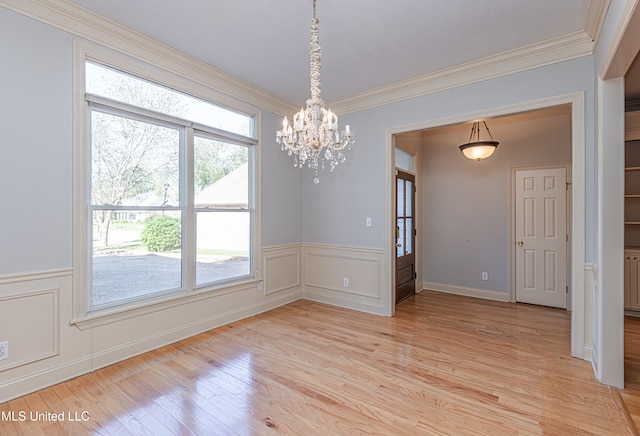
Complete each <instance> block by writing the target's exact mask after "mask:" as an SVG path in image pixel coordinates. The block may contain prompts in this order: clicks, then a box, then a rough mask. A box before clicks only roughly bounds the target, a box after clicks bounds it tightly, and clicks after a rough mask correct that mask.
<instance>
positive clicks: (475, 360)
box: [0, 291, 640, 435]
mask: <svg viewBox="0 0 640 436" xmlns="http://www.w3.org/2000/svg"><path fill="white" fill-rule="evenodd" d="M569 330H570V317H569V315H568V314H567V312H565V311H561V310H556V309H548V308H542V307H536V306H528V305H520V304H518V305H515V304H508V303H498V302H490V301H483V300H477V299H472V298H465V297H459V296H453V295H446V294H439V293H435V292H428V291H424V292H422V293H420V294H419V295H417V296H415V297H411V298H409V299H407V300H405V301H404V302H402V303H401V304H400V305H399V306H398V308H397V315H396V317H394V318H384V317H379V316H374V315H368V314H363V313H358V312H353V311H349V310H345V309H340V308H336V307H331V306H326V305H322V304H318V303H313V302H309V301H298V302H296V303H293V304H290V305H287V306H285V307H281V308H279V309H276V310H273V311H270V312H268V313H265V314H262V315H259V316H255V317H253V318H250V319H247V320H243V321H240V322H237V323H233V324H231V325H228V326H225V327H222V328H219V329H216V330H213V331H210V332H207V333H204V334H201V335H198V336H195V337H193V338H190V339H187V340H183V341H180V342H177V343H175V344H172V345H169V346H166V347H163V348H161V349H158V350H155V351H152V352H150V353H147V354H144V355H141V356H138V357H136V358H133V359H129V360H127V361H125V362H121V363H118V364H115V365H112V366H110V367H107V368H104V369H101V370H99V371H96V372H94V373H91V374H87V375H84V376H81V377H78V378H76V379H73V380H71V381H68V382H65V383H62V384H59V385H56V386H53V387H51V388H48V389H44V390H42V391H39V392H36V393H33V394H30V395H27V396H25V397H22V398H18V399H16V400H13V401H10V402H7V403H4V404H1V405H0V411H2V412H4V413H5V415H6V414H7V413H9V412H11V411H13V412H14V414H15V415H16V416H18V414H19V413H20V412H23V413H25V414H27V418H28V415H29V413H30V412H32V411H39V412H46V411H48V412H51V413H61V412H62V413H65V415H68V413H71V415H72V417H74V416H76V415H75V414H78V413H79V415H77V416H79V417H82V412H83V411H86V412H88V415H85V417H87V416H88V418H89V419H88V420H87V421H86V422H81V421H80V422H69V421H68V420H66V419H65V421H63V422H52V421H41V422H29V419H27V421H26V422H7V421H4V422H1V423H0V434H2V435H17V434H29V435H30V434H47V435H51V434H68V433H73V434H86V433H91V432H95V433H96V434H105V435H108V434H135V435H142V434H152V435H164V434H197V435H209V434H213V435H217V434H222V435H227V434H228V435H231V434H260V435H261V434H267V435H268V434H281V433H285V434H294V435H332V434H336V435H350V434H382V435H395V434H399V435H409V434H418V435H431V434H444V435H502V434H505V435H512V434H513V435H515V434H524V435H535V434H549V435H572V434H576V435H588V434H594V435H624V434H627V432H628V431H629V430H628V429H627V427H626V426H625V422H624V419H623V416H622V415H621V412H620V410H619V405H618V403H616V401H615V400H614V396H613V395H612V392H611V391H610V390H609V388H608V387H607V386H604V385H601V384H599V383H598V382H597V381H596V380H595V379H594V376H593V371H592V369H591V365H590V364H589V363H588V362H584V361H581V360H577V359H573V358H571V357H570V337H569V336H570V333H569ZM639 404H640V403H639Z"/></svg>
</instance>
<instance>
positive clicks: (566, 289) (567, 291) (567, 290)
mask: <svg viewBox="0 0 640 436" xmlns="http://www.w3.org/2000/svg"><path fill="white" fill-rule="evenodd" d="M564 289H565V291H566V293H567V294H568V293H569V286H568V285H567V286H565V287H564Z"/></svg>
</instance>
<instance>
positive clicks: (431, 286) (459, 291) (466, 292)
mask: <svg viewBox="0 0 640 436" xmlns="http://www.w3.org/2000/svg"><path fill="white" fill-rule="evenodd" d="M421 290H430V291H437V292H443V293H446V294H455V295H463V296H465V297H473V298H482V299H484V300H493V301H503V302H505V303H508V302H509V294H505V293H503V292H496V291H487V290H485V289H474V288H465V287H463V286H453V285H445V284H443V283H432V282H423V283H422V286H421Z"/></svg>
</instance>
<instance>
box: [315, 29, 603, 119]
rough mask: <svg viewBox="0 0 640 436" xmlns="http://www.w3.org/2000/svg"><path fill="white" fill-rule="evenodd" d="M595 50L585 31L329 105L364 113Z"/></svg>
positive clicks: (393, 84) (340, 111)
mask: <svg viewBox="0 0 640 436" xmlns="http://www.w3.org/2000/svg"><path fill="white" fill-rule="evenodd" d="M593 47H594V43H593V41H592V39H591V37H590V36H589V35H587V34H586V33H585V32H576V33H573V34H571V35H566V36H562V37H559V38H555V39H552V40H548V41H544V42H541V43H537V44H532V45H529V46H526V47H522V48H519V49H516V50H511V51H507V52H503V53H499V54H497V55H494V56H489V57H486V58H484V59H479V60H476V61H472V62H467V63H465V64H461V65H457V66H454V67H451V68H446V69H443V70H440V71H436V72H434V73H429V74H424V75H422V76H418V77H413V78H410V79H406V80H402V81H399V82H395V83H391V84H389V85H384V86H380V87H378V88H374V89H370V90H368V91H363V92H361V93H357V94H354V95H351V96H348V97H345V98H341V99H335V100H331V101H329V102H327V105H329V106H331V107H332V109H333V110H334V111H335V112H336V113H341V114H344V113H349V112H357V111H362V110H366V109H371V108H373V107H377V106H383V105H386V104H390V103H395V102H398V101H401V100H406V99H409V98H414V97H419V96H422V95H426V94H432V93H434V92H439V91H443V90H446V89H451V88H457V87H460V86H464V85H469V84H471V83H476V82H481V81H484V80H488V79H494V78H496V77H501V76H506V75H508V74H513V73H517V72H520V71H525V70H530V69H533V68H538V67H542V66H545V65H550V64H553V63H556V62H561V61H566V60H569V59H575V58H578V57H582V56H587V55H590V54H592V53H593Z"/></svg>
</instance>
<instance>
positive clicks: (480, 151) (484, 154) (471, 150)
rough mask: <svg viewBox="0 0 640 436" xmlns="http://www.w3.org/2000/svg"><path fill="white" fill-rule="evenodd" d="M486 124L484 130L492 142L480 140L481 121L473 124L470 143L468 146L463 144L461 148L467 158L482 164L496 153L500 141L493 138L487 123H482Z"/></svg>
mask: <svg viewBox="0 0 640 436" xmlns="http://www.w3.org/2000/svg"><path fill="white" fill-rule="evenodd" d="M482 124H484V128H485V130H486V131H487V134H488V135H489V138H490V139H491V140H490V141H481V140H480V121H476V122H474V123H473V126H472V127H471V135H470V136H469V142H467V143H466V144H462V145H461V146H460V151H461V152H462V154H464V155H465V157H467V158H469V159H473V160H477V161H478V162H480V161H481V160H482V159H486V158H488V157H489V156H491V155H492V154H493V152H494V151H496V148H498V144H499V142H498V141H494V140H493V136H491V132H490V131H489V128H488V127H487V122H486V121H482Z"/></svg>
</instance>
